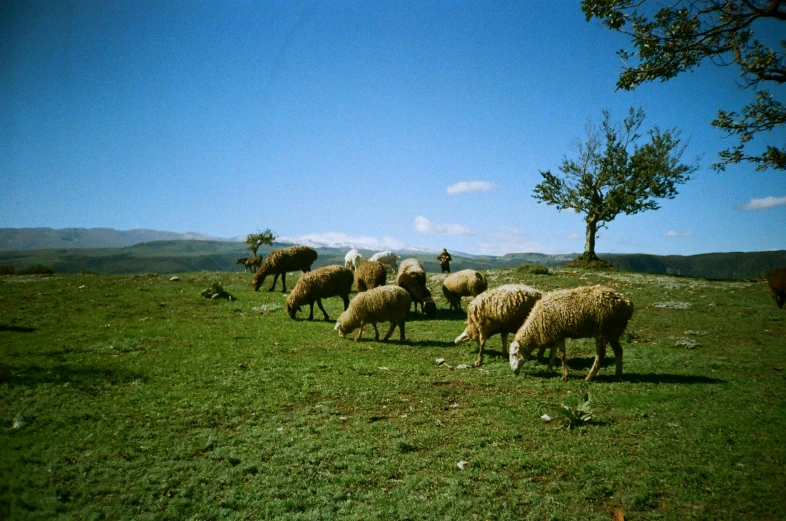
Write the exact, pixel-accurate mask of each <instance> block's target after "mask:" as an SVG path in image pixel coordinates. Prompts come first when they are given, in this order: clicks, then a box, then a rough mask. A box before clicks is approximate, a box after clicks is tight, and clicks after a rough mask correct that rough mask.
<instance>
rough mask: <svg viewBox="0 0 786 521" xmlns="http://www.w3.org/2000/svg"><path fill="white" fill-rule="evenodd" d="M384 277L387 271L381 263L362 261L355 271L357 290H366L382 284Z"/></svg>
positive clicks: (383, 283)
mask: <svg viewBox="0 0 786 521" xmlns="http://www.w3.org/2000/svg"><path fill="white" fill-rule="evenodd" d="M386 277H387V272H386V271H385V266H383V265H382V263H380V262H376V261H366V262H362V263H360V266H358V269H357V270H356V271H355V285H356V286H357V287H358V292H363V291H368V290H370V289H374V288H376V287H378V286H384V285H385V280H386Z"/></svg>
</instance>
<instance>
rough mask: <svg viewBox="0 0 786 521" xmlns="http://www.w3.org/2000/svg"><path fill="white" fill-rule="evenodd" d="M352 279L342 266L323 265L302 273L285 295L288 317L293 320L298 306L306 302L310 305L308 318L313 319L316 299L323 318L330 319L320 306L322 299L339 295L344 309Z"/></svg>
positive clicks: (347, 301)
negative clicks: (293, 286)
mask: <svg viewBox="0 0 786 521" xmlns="http://www.w3.org/2000/svg"><path fill="white" fill-rule="evenodd" d="M354 279H355V276H354V275H353V274H352V272H351V271H350V270H348V269H347V268H345V267H343V266H325V267H323V268H317V269H315V270H314V271H309V272H308V273H304V274H303V276H302V277H300V279H299V280H298V281H297V284H295V289H293V290H292V292H291V293H290V294H289V296H288V297H287V305H286V311H287V313H288V314H289V318H291V319H293V320H294V318H295V313H297V312H298V311H300V306H302V305H303V304H308V305H309V307H310V313H309V315H308V319H309V320H314V301H316V303H317V306H319V309H320V310H321V311H322V314H323V315H324V316H325V320H330V318H329V317H328V314H327V311H325V308H324V307H323V306H322V299H323V298H329V297H334V296H339V297H341V300H343V301H344V309H347V306H349V292H350V291H352V282H353V281H354Z"/></svg>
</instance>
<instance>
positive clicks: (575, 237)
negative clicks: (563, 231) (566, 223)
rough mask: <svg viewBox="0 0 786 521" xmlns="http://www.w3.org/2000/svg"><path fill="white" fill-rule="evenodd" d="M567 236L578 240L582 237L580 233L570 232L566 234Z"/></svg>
mask: <svg viewBox="0 0 786 521" xmlns="http://www.w3.org/2000/svg"><path fill="white" fill-rule="evenodd" d="M565 238H566V239H567V240H569V241H577V240H579V239H581V238H582V237H581V235H579V234H578V233H569V234H568V235H566V236H565Z"/></svg>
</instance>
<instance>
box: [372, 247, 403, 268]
mask: <svg viewBox="0 0 786 521" xmlns="http://www.w3.org/2000/svg"><path fill="white" fill-rule="evenodd" d="M398 259H399V256H398V255H396V254H395V253H393V252H392V251H379V252H377V253H375V254H374V255H372V256H371V258H370V259H369V260H370V261H374V262H379V263H382V264H384V265H385V266H388V267H390V269H391V270H393V271H396V270H398Z"/></svg>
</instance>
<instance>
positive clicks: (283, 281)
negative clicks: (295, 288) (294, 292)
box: [281, 271, 287, 293]
mask: <svg viewBox="0 0 786 521" xmlns="http://www.w3.org/2000/svg"><path fill="white" fill-rule="evenodd" d="M286 292H287V272H286V271H285V272H284V273H282V274H281V293H286Z"/></svg>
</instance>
